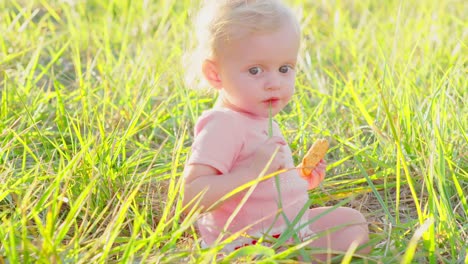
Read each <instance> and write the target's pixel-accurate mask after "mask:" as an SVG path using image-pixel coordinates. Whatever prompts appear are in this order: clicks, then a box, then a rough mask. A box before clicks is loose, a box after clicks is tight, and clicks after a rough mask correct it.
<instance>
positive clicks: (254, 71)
mask: <svg viewBox="0 0 468 264" xmlns="http://www.w3.org/2000/svg"><path fill="white" fill-rule="evenodd" d="M262 72H263V70H262V68H260V67H258V66H256V67H252V68H250V69H249V73H250V74H252V75H258V74H260V73H262Z"/></svg>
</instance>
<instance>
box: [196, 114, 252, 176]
mask: <svg viewBox="0 0 468 264" xmlns="http://www.w3.org/2000/svg"><path fill="white" fill-rule="evenodd" d="M240 123H241V122H240V121H239V120H238V119H236V118H235V117H234V116H232V115H231V114H229V113H227V112H223V111H208V112H206V113H204V114H203V115H202V116H201V117H200V118H199V119H198V121H197V124H196V125H195V139H194V142H193V144H192V151H191V155H190V158H189V161H188V164H202V165H208V166H211V167H213V168H215V169H217V170H218V171H220V172H221V173H222V174H225V173H228V172H229V171H230V170H231V169H232V165H233V164H234V163H235V162H236V160H237V158H238V156H239V153H240V151H241V149H242V145H243V141H244V140H243V137H244V136H243V135H244V133H243V132H242V128H243V126H242V125H241V124H240Z"/></svg>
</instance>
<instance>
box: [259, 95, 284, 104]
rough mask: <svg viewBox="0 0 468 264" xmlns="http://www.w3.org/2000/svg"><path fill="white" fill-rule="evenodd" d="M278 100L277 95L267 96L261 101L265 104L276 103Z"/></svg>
mask: <svg viewBox="0 0 468 264" xmlns="http://www.w3.org/2000/svg"><path fill="white" fill-rule="evenodd" d="M279 101H280V99H279V98H278V97H271V98H268V99H266V100H264V101H263V102H264V103H266V104H276V103H278V102H279Z"/></svg>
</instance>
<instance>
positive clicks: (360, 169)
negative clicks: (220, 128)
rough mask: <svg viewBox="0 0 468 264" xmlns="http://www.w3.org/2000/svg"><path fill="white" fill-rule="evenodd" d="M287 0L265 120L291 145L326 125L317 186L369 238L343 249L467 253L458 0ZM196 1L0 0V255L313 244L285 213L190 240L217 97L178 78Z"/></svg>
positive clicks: (318, 197)
mask: <svg viewBox="0 0 468 264" xmlns="http://www.w3.org/2000/svg"><path fill="white" fill-rule="evenodd" d="M195 2H196V3H198V2H199V1H195ZM288 2H290V3H291V4H293V5H294V6H296V7H298V8H297V9H300V10H302V11H301V12H302V17H301V21H302V29H303V42H302V47H301V57H300V62H299V65H298V68H299V71H298V80H297V85H296V87H297V89H296V94H295V96H294V98H293V101H292V102H291V103H290V104H289V106H288V107H287V109H286V110H285V111H284V112H282V113H280V114H279V115H278V116H277V117H276V120H277V121H278V123H279V124H280V126H281V129H282V131H283V132H284V134H285V136H286V139H287V140H288V142H290V143H291V148H292V150H293V152H294V158H295V160H296V161H299V159H300V157H302V155H303V154H304V153H305V152H306V151H307V149H308V147H309V146H310V145H311V144H312V142H313V139H315V138H317V137H318V136H321V137H327V138H328V139H329V140H330V144H331V147H330V151H329V152H328V154H327V159H328V171H327V178H326V180H325V182H324V184H323V186H322V187H321V188H319V189H317V191H314V192H312V193H310V197H311V202H310V204H311V205H312V206H322V205H328V206H332V208H333V207H337V206H341V205H343V206H352V207H354V208H357V209H359V210H360V211H361V212H363V213H364V214H365V215H366V217H367V219H368V220H369V223H370V228H371V232H372V234H371V241H370V242H369V244H370V246H371V247H372V248H373V250H372V252H371V254H370V255H369V256H358V255H355V256H352V255H353V253H354V252H355V248H350V249H349V250H348V252H340V256H337V258H336V261H340V260H342V261H343V262H344V263H362V262H366V261H367V262H370V263H374V262H379V263H464V262H465V263H466V262H467V261H468V257H467V254H468V252H467V251H466V241H467V240H468V226H467V221H466V219H467V218H468V203H467V193H468V160H467V156H468V147H467V146H468V144H467V142H468V136H467V128H468V118H467V117H468V106H467V104H466V102H467V101H468V95H467V91H468V86H467V82H466V63H467V56H466V54H467V51H468V49H467V46H466V43H467V36H468V35H467V31H466V28H467V23H466V21H465V20H466V19H464V18H465V17H466V4H465V3H464V1H461V0H450V1H435V0H420V1H382V2H379V1H350V0H344V1H298V0H294V1H292V0H291V1H288ZM193 8H194V2H190V1H186V0H183V1H175V0H170V1H136V2H135V1H134V2H132V1H120V0H114V1H108V0H105V1H96V0H91V1H58V0H53V1H42V0H34V1H26V0H12V1H0V31H1V32H2V34H1V35H0V263H37V262H44V263H50V262H72V263H95V262H98V263H114V262H119V263H131V262H136V263H146V262H150V263H153V262H155V263H211V262H221V263H231V262H236V261H237V262H254V261H255V262H260V263H262V262H263V263H275V262H287V261H291V260H294V259H296V260H297V259H300V258H302V259H307V257H308V254H310V253H311V252H312V251H313V250H314V249H311V248H309V247H307V244H306V243H299V244H296V245H288V246H287V247H284V244H285V241H286V240H288V239H289V238H291V237H294V236H295V230H294V228H291V229H290V230H288V231H287V232H286V233H285V234H284V235H282V236H281V237H280V238H279V239H274V238H267V237H264V238H259V239H260V241H261V242H262V243H263V242H265V243H264V244H262V243H259V244H257V245H254V246H249V247H244V248H242V249H241V250H239V251H236V252H233V253H231V254H225V253H222V252H221V249H222V247H223V245H224V243H226V242H227V241H223V242H222V241H220V244H219V245H217V246H214V247H212V248H201V246H200V243H199V242H200V241H199V239H198V235H197V233H196V228H195V227H194V223H195V221H196V220H197V218H198V216H199V214H200V211H199V210H198V209H196V208H195V209H193V210H191V211H190V212H186V213H185V214H183V213H182V211H183V209H184V208H182V200H181V195H180V194H181V192H180V188H181V185H182V184H181V183H182V179H181V177H180V176H181V172H182V170H183V166H184V162H185V159H186V157H187V153H188V151H189V147H190V144H191V142H192V131H193V125H194V123H195V121H196V118H197V117H198V116H199V115H200V114H201V112H202V111H204V110H206V109H208V108H210V107H211V105H212V104H213V102H214V99H213V98H212V95H205V94H202V93H197V92H194V91H191V90H188V89H186V87H185V84H184V82H183V75H184V68H183V66H182V65H183V64H182V56H183V54H184V51H185V50H184V47H187V46H188V45H189V41H190V28H189V19H190V15H191V14H192V13H193V11H194V10H193ZM260 176H264V175H260ZM265 177H274V175H266V176H265ZM259 179H260V178H259ZM255 184H256V182H252V183H250V184H247V185H246V186H243V187H242V188H244V190H249V189H248V188H253V187H255ZM236 191H240V189H239V190H236ZM229 195H233V194H232V193H231V194H227V195H226V196H225V197H224V198H223V199H227V198H228V197H229ZM194 203H196V200H194ZM311 221H313V219H312V220H311ZM294 224H295V223H294V222H293V223H291V226H294ZM239 235H240V234H230V238H229V239H234V238H235V237H237V236H239ZM229 239H228V240H229ZM266 242H269V246H267V243H266Z"/></svg>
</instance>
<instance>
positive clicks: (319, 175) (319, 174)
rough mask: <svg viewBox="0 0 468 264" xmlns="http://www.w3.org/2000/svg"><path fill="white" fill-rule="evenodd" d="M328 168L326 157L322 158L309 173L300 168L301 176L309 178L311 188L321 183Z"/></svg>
mask: <svg viewBox="0 0 468 264" xmlns="http://www.w3.org/2000/svg"><path fill="white" fill-rule="evenodd" d="M326 168H327V162H326V161H325V160H324V159H321V160H320V161H319V163H318V164H317V166H315V168H314V169H313V170H312V172H311V173H310V174H309V175H303V174H304V171H303V170H302V169H299V173H300V174H301V176H302V177H303V178H304V179H307V182H308V183H309V190H310V189H313V188H315V187H317V186H319V184H320V183H321V182H322V181H323V179H324V178H325V170H326Z"/></svg>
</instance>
